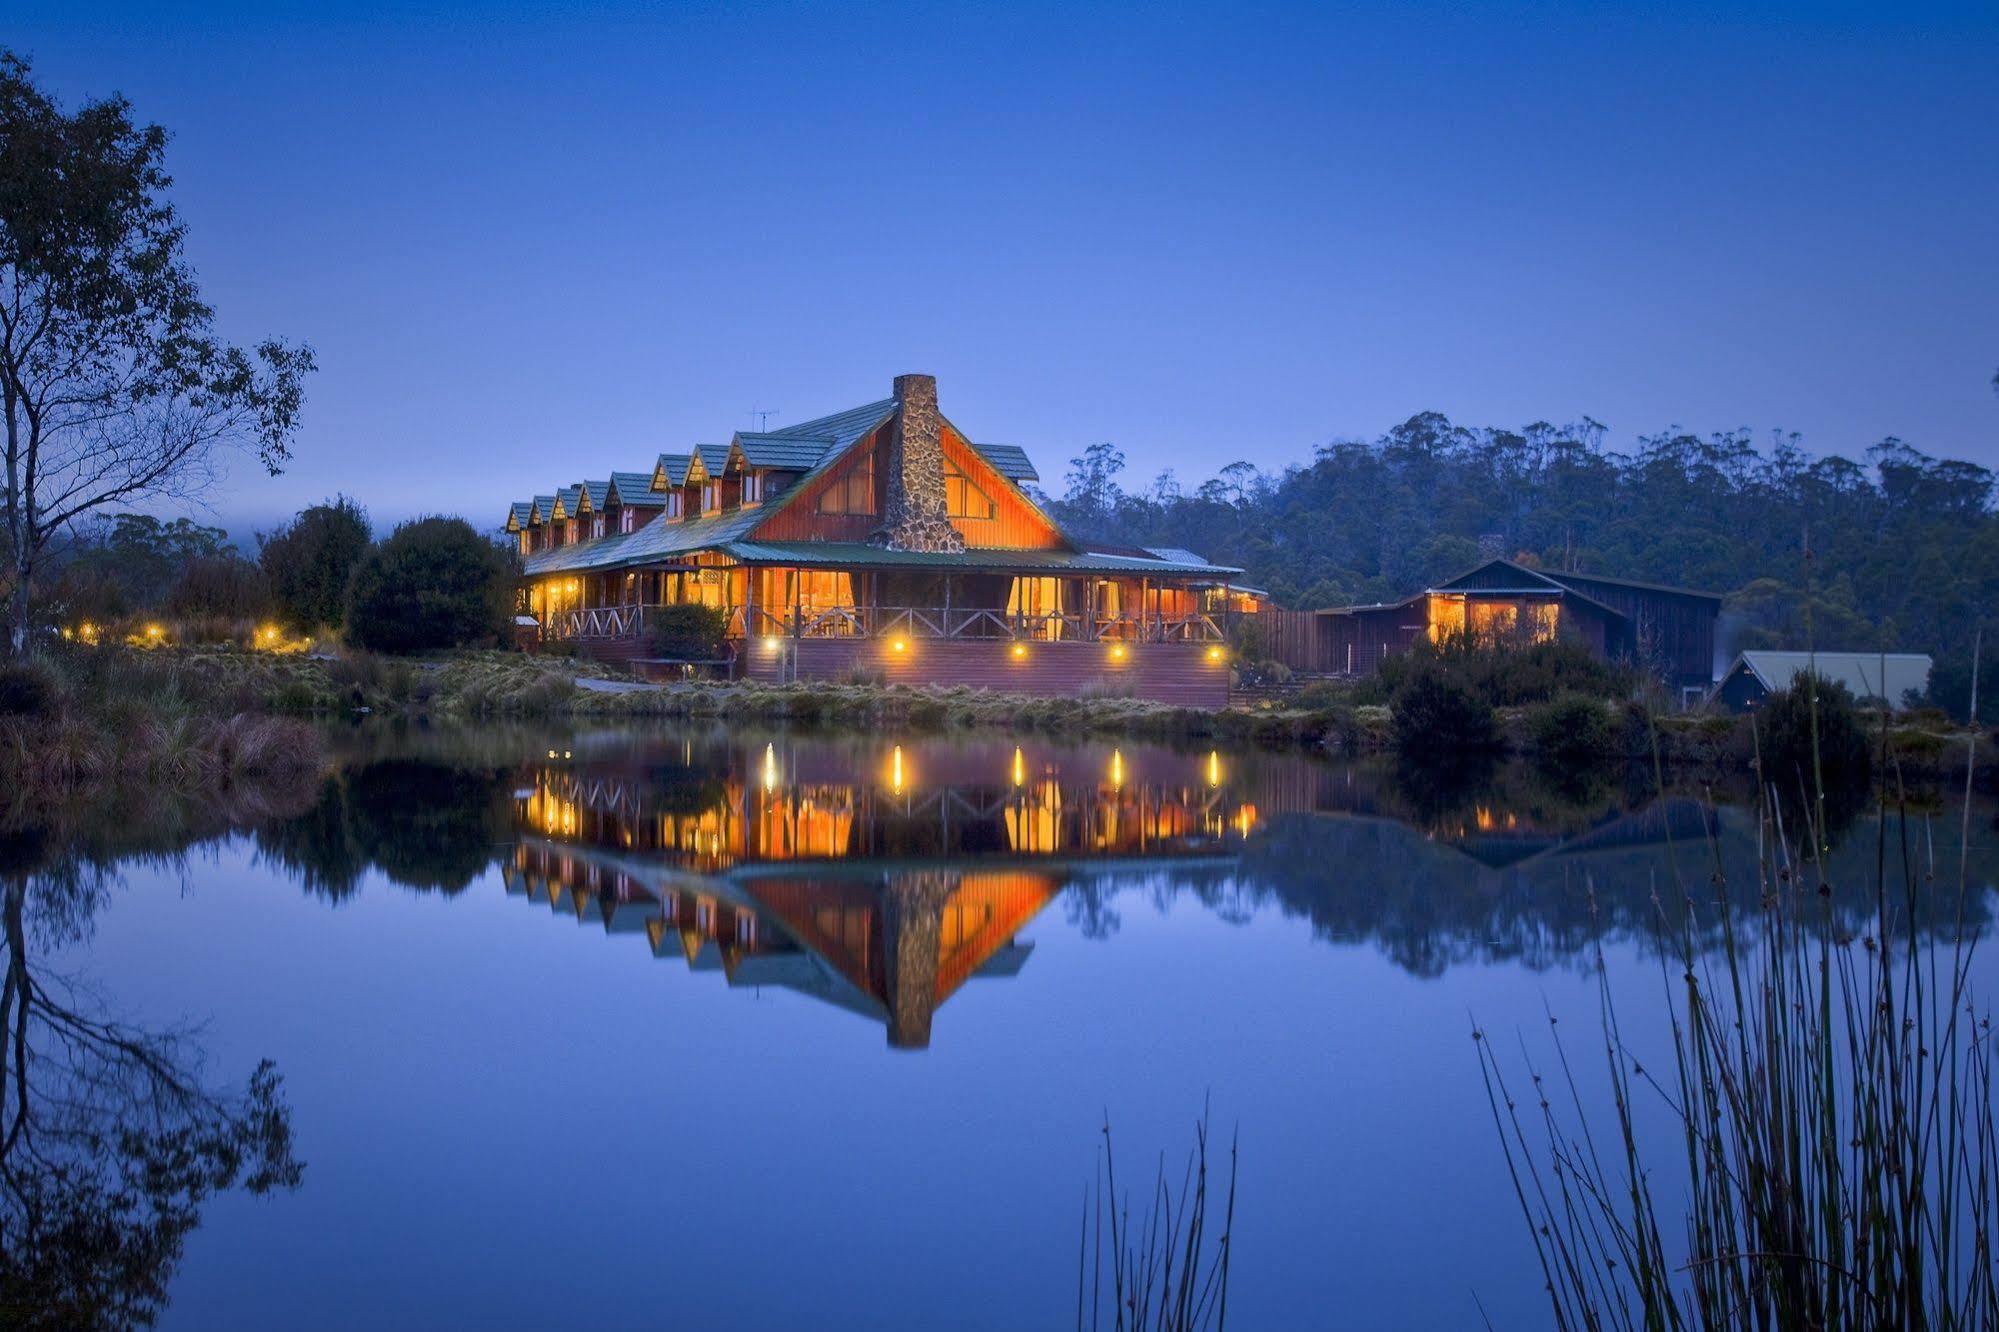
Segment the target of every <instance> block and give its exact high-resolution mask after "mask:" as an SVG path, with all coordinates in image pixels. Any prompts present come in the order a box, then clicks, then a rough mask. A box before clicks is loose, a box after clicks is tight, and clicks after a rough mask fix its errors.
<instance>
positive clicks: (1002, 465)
mask: <svg viewBox="0 0 1999 1332" xmlns="http://www.w3.org/2000/svg"><path fill="white" fill-rule="evenodd" d="M972 447H973V448H975V449H977V450H978V451H979V456H980V457H982V458H984V459H985V460H986V461H987V462H989V463H991V464H992V465H993V470H994V471H996V472H998V473H999V474H1000V475H1001V476H1003V477H1005V478H1006V479H1007V480H1009V481H1013V482H1021V481H1039V480H1040V479H1041V473H1039V472H1037V471H1035V470H1034V464H1033V463H1031V462H1029V461H1028V460H1027V450H1025V449H1023V448H1021V447H1020V446H1019V445H1018V444H974V445H972Z"/></svg>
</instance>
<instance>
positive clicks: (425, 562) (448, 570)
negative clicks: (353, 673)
mask: <svg viewBox="0 0 1999 1332" xmlns="http://www.w3.org/2000/svg"><path fill="white" fill-rule="evenodd" d="M514 582H515V561H514V559H513V557H512V556H511V555H510V554H509V553H508V552H507V551H504V550H502V549H501V548H500V547H498V546H496V545H494V544H493V543H492V542H490V541H488V540H486V539H485V538H484V537H482V536H480V535H479V534H478V533H477V532H476V531H474V530H473V529H472V525H471V524H470V523H468V522H466V521H465V520H464V519H463V518H417V519H413V520H411V521H410V522H407V523H404V524H402V525H401V526H400V527H398V528H396V530H395V531H394V532H392V533H390V534H389V537H388V539H387V540H385V541H383V542H381V543H380V544H378V545H376V546H374V547H372V548H371V549H370V550H369V551H368V554H367V555H366V557H364V558H363V559H362V561H361V563H360V564H359V565H358V566H357V567H356V568H355V570H354V578H353V582H352V584H351V585H350V586H349V588H348V593H347V611H346V621H345V623H346V628H347V636H348V638H349V640H350V641H352V642H353V643H355V644H357V645H359V646H361V647H365V648H370V649H373V650H375V651H378V652H395V653H408V652H426V651H431V650H435V649H438V648H449V647H464V646H468V645H472V644H482V643H490V642H492V641H494V640H496V639H498V638H499V637H500V636H501V634H503V633H504V632H505V630H506V627H507V619H508V616H509V614H510V613H511V611H512V609H513V604H514Z"/></svg>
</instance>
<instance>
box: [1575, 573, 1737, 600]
mask: <svg viewBox="0 0 1999 1332" xmlns="http://www.w3.org/2000/svg"><path fill="white" fill-rule="evenodd" d="M1547 576H1548V577H1550V578H1552V579H1554V580H1555V581H1556V582H1558V583H1564V584H1568V585H1574V584H1576V583H1602V584H1603V585H1604V586H1606V587H1629V588H1635V589H1637V590H1638V591H1640V592H1663V593H1665V594H1667V595H1668V596H1675V597H1698V598H1699V599H1700V600H1702V601H1721V600H1724V598H1723V596H1722V594H1721V593H1719V592H1697V591H1695V590H1694V589H1693V588H1690V587H1672V586H1669V585H1668V584H1665V583H1641V582H1639V581H1638V580H1637V579H1635V578H1605V577H1604V576H1603V575H1602V574H1593V573H1567V572H1564V571H1562V570H1559V569H1550V570H1548V574H1547Z"/></svg>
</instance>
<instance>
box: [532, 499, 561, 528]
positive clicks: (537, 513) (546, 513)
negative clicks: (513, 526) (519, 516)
mask: <svg viewBox="0 0 1999 1332" xmlns="http://www.w3.org/2000/svg"><path fill="white" fill-rule="evenodd" d="M553 517H555V496H553V495H536V496H535V497H534V507H532V508H531V509H529V510H528V521H529V522H531V523H545V522H548V521H549V520H550V519H551V518H553Z"/></svg>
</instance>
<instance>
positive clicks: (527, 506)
mask: <svg viewBox="0 0 1999 1332" xmlns="http://www.w3.org/2000/svg"><path fill="white" fill-rule="evenodd" d="M533 512H534V505H533V504H532V503H530V502H529V501H527V500H515V501H514V502H513V504H512V506H511V507H509V508H508V510H507V530H508V531H509V532H518V531H520V530H521V528H523V527H525V526H527V521H528V517H529V516H530V515H531V514H532V513H533Z"/></svg>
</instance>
